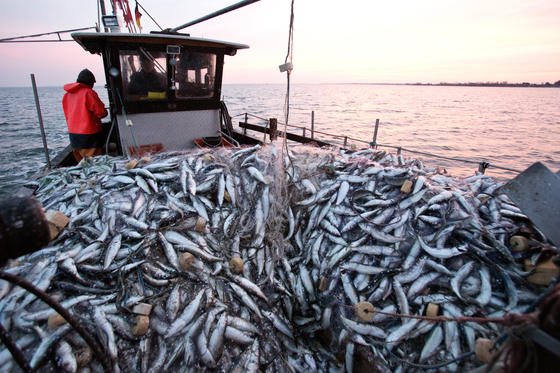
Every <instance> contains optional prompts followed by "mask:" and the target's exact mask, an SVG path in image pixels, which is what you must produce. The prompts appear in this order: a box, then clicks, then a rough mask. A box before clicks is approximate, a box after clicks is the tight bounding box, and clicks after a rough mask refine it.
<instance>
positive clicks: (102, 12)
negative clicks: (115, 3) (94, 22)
mask: <svg viewBox="0 0 560 373" xmlns="http://www.w3.org/2000/svg"><path fill="white" fill-rule="evenodd" d="M99 7H100V8H101V17H103V16H104V15H107V12H106V10H105V0H99ZM101 23H103V22H101ZM99 27H101V24H100V25H99ZM103 31H105V32H109V29H108V28H107V27H103Z"/></svg>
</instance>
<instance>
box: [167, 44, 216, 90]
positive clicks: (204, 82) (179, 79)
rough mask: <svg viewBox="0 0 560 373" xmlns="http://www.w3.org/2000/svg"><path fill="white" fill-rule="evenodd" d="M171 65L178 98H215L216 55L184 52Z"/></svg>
mask: <svg viewBox="0 0 560 373" xmlns="http://www.w3.org/2000/svg"><path fill="white" fill-rule="evenodd" d="M171 65H172V66H173V71H172V77H173V82H174V88H175V92H176V93H175V94H176V97H177V98H192V97H197V98H203V97H212V96H214V78H215V76H216V55H215V54H213V53H201V52H191V51H184V52H183V53H181V54H179V55H177V56H176V57H174V59H173V62H171Z"/></svg>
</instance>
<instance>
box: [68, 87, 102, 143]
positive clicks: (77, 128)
mask: <svg viewBox="0 0 560 373" xmlns="http://www.w3.org/2000/svg"><path fill="white" fill-rule="evenodd" d="M64 90H65V91H66V93H65V94H64V97H63V98H62V108H63V109H64V116H65V117H66V123H67V124H68V132H70V133H75V134H84V135H89V134H94V133H98V132H100V131H101V130H102V126H101V118H103V117H105V116H107V109H105V105H104V104H103V102H102V101H101V100H100V99H99V96H98V95H97V93H96V92H95V91H94V90H93V89H92V88H91V87H90V86H88V85H85V84H82V83H69V84H66V85H64Z"/></svg>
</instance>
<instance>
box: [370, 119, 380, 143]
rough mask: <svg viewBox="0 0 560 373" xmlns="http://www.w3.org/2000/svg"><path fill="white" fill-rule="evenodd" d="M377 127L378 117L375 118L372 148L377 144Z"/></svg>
mask: <svg viewBox="0 0 560 373" xmlns="http://www.w3.org/2000/svg"><path fill="white" fill-rule="evenodd" d="M378 129H379V119H376V120H375V130H374V131H373V141H372V142H371V144H370V145H371V146H373V147H374V148H375V147H376V146H377V130H378Z"/></svg>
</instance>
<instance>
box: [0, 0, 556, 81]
mask: <svg viewBox="0 0 560 373" xmlns="http://www.w3.org/2000/svg"><path fill="white" fill-rule="evenodd" d="M238 1H239V0H205V1H200V0H141V1H140V4H141V5H142V6H143V7H144V8H145V10H146V11H147V13H149V15H151V16H152V17H153V18H154V19H155V21H156V22H157V23H158V24H159V25H160V26H161V27H163V28H167V27H176V26H179V25H182V24H184V23H186V22H189V21H191V20H194V19H196V18H199V17H201V16H204V15H206V14H209V13H212V12H214V11H216V10H219V9H221V8H224V7H226V6H229V5H232V4H234V3H237V2H238ZM97 3H98V1H97V0H34V1H10V2H5V4H3V5H4V6H3V9H2V12H1V13H0V25H1V26H0V38H8V37H14V36H23V35H30V34H36V33H46V32H52V31H59V30H66V29H74V28H82V27H92V26H94V25H95V24H96V23H97V22H98V11H97ZM105 3H106V7H107V9H108V11H110V10H111V5H110V1H109V0H105ZM129 3H130V5H131V7H132V8H134V4H135V1H134V0H129ZM290 6H291V0H261V1H259V2H257V3H254V4H251V5H248V6H246V7H244V8H241V9H238V10H235V11H233V12H231V13H229V14H226V15H222V16H220V17H217V18H214V19H212V20H209V21H206V22H204V23H202V24H199V25H195V26H192V27H189V28H187V29H184V30H183V32H188V33H190V34H191V35H192V36H197V37H206V38H210V39H217V40H225V41H231V42H237V43H242V44H248V45H249V46H250V49H245V50H240V51H239V52H238V53H237V55H236V56H234V57H226V62H225V72H224V83H285V79H286V78H285V74H282V73H280V71H279V69H278V65H280V64H282V63H283V62H284V59H285V57H286V52H287V47H288V28H289V27H288V26H289V21H290ZM142 13H143V16H142V25H143V28H144V31H151V30H159V27H158V26H157V25H156V24H155V23H154V22H152V21H151V20H150V18H149V16H148V14H146V12H144V11H142ZM559 20H560V1H558V0H461V1H459V0H422V1H419V0H414V1H413V0H394V1H387V0H383V1H380V0H345V1H334V0H295V2H294V34H293V65H294V70H293V72H292V82H293V83H415V82H422V83H439V82H488V81H491V82H503V81H507V82H510V83H520V82H530V83H544V82H551V83H553V82H556V81H558V80H560V21H559ZM0 61H1V62H0V86H2V87H13V86H30V85H31V81H30V74H31V73H33V74H34V75H35V79H36V81H37V84H38V85H39V86H59V85H63V84H65V83H68V82H73V81H75V79H76V76H77V74H78V72H79V71H80V70H81V69H83V68H85V67H87V68H89V69H90V70H92V71H93V72H94V74H95V75H96V76H97V77H98V79H97V80H98V83H102V81H103V80H104V78H103V77H104V74H103V66H102V63H101V58H100V57H99V56H97V55H91V54H89V53H88V52H85V51H84V50H83V49H82V48H81V47H80V46H79V45H78V44H76V43H74V42H66V43H18V44H14V43H0Z"/></svg>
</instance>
